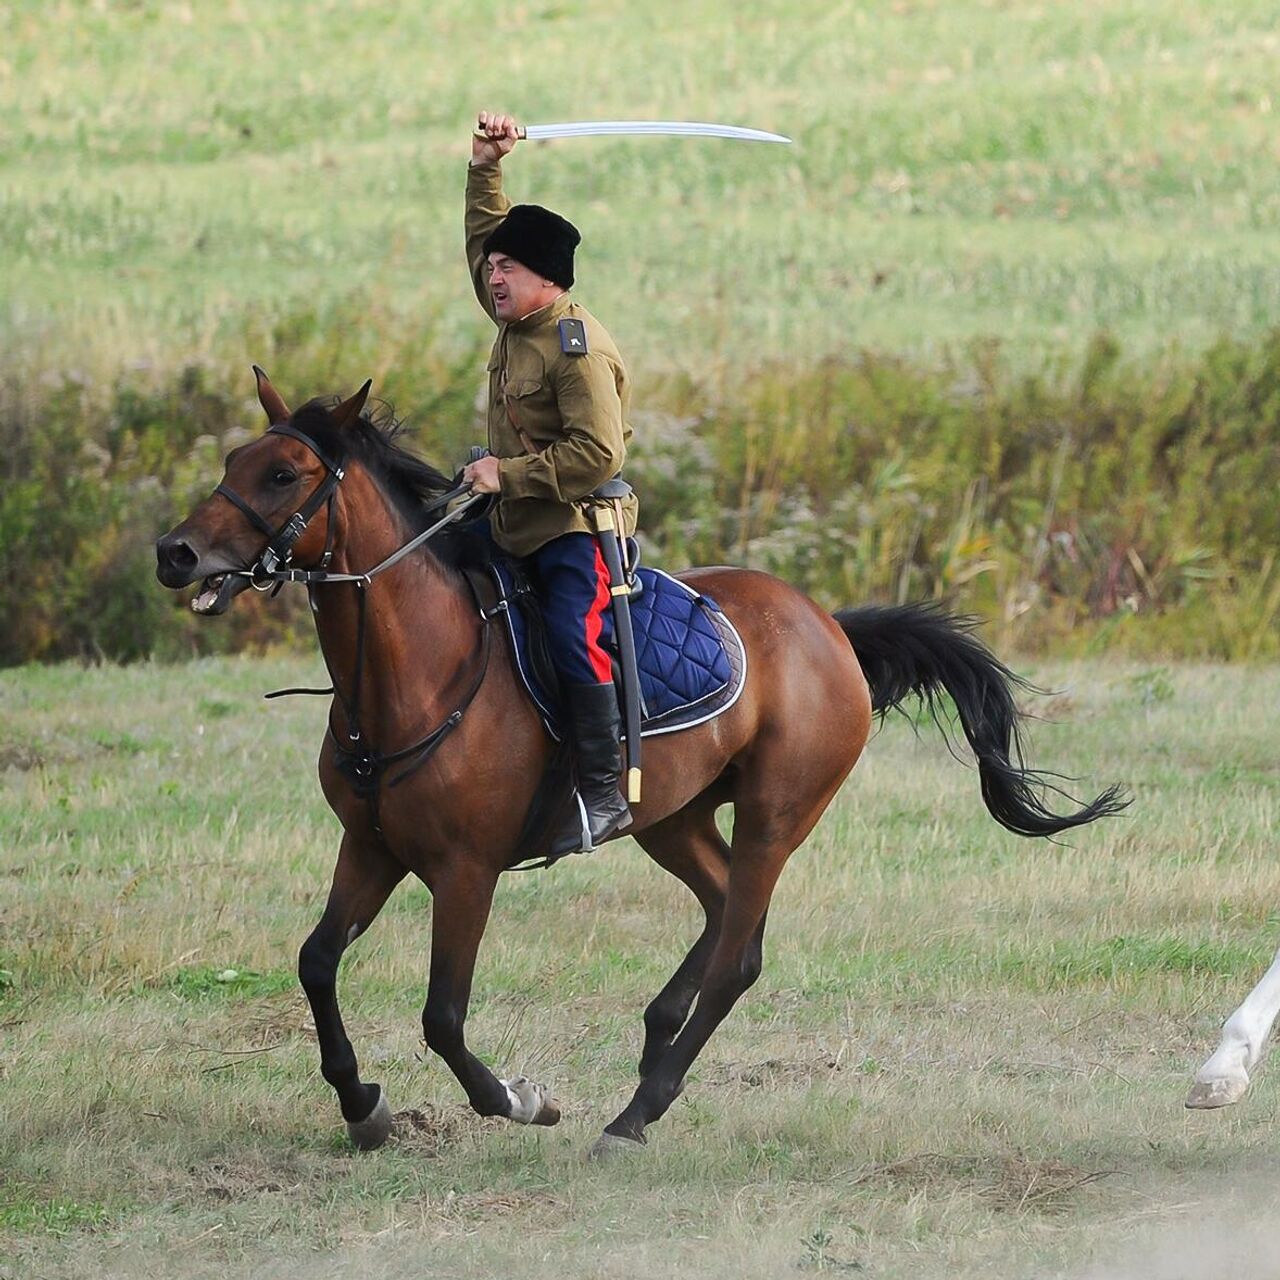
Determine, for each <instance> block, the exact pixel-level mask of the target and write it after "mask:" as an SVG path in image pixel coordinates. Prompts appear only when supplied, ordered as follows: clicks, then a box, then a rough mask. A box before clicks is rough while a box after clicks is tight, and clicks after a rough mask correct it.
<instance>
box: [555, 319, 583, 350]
mask: <svg viewBox="0 0 1280 1280" xmlns="http://www.w3.org/2000/svg"><path fill="white" fill-rule="evenodd" d="M560 350H561V351H563V352H564V353H565V355H567V356H585V355H586V354H587V326H586V325H585V324H583V323H582V321H581V320H575V319H574V317H573V316H565V318H564V319H563V320H561V321H560Z"/></svg>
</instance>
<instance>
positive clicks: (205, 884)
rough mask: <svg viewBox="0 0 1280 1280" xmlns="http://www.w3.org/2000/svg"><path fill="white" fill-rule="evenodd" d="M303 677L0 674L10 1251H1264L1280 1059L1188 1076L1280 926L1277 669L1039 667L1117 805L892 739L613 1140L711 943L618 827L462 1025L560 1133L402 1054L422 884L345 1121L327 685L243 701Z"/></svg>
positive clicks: (467, 1256)
mask: <svg viewBox="0 0 1280 1280" xmlns="http://www.w3.org/2000/svg"><path fill="white" fill-rule="evenodd" d="M318 666H319V663H318V659H317V658H315V657H312V658H310V659H270V660H257V661H250V660H247V659H219V660H207V661H201V662H198V663H193V664H188V665H185V666H175V667H160V666H152V665H137V666H133V667H129V668H106V669H97V670H86V669H82V668H78V667H68V666H61V667H54V668H43V669H41V668H23V669H17V670H11V671H7V672H3V673H0V884H2V885H3V891H2V894H0V1027H2V1028H3V1037H2V1038H0V1276H3V1277H4V1278H5V1280H17V1278H18V1277H24V1278H25V1277H42V1278H43V1277H51V1278H66V1277H89V1276H93V1277H99V1276H104V1275H110V1276H124V1277H142V1276H153V1275H166V1276H175V1277H183V1278H184V1280H185V1278H186V1277H197V1276H198V1277H203V1276H208V1277H215V1276H216V1277H219V1278H220V1280H221V1278H223V1277H246V1278H247V1277H250V1276H252V1277H255V1278H257V1277H264V1276H266V1277H302V1276H307V1277H315V1276H325V1277H330V1276H333V1277H337V1276H355V1275H365V1274H375V1275H379V1276H391V1277H400V1276H406V1277H407V1276H410V1275H423V1274H430V1275H433V1276H434V1275H441V1276H477V1277H480V1276H485V1277H487V1276H493V1275H505V1276H533V1277H544V1276H545V1277H552V1276H555V1277H564V1276H575V1277H576V1276H584V1277H585V1276H591V1277H596V1276H599V1277H615V1276H616V1277H621V1276H628V1277H630V1276H636V1275H641V1276H668V1275H674V1276H726V1277H727V1276H745V1277H785V1276H789V1275H802V1274H806V1273H808V1272H816V1271H829V1272H833V1273H836V1272H839V1273H843V1274H852V1273H853V1272H854V1271H855V1270H860V1271H864V1272H866V1273H867V1274H873V1275H878V1276H911V1277H920V1276H926V1277H927V1276H943V1275H946V1276H954V1275H957V1274H960V1275H968V1274H972V1275H990V1274H1003V1275H1010V1276H1013V1275H1017V1276H1030V1275H1035V1276H1041V1275H1060V1276H1066V1277H1072V1278H1073V1280H1074V1278H1077V1277H1085V1276H1089V1277H1108V1278H1110V1277H1118V1276H1126V1277H1128V1276H1135V1277H1136V1276H1141V1277H1144V1280H1152V1278H1153V1277H1154V1278H1155V1280H1175V1277H1182V1276H1191V1275H1194V1276H1197V1277H1199V1276H1218V1275H1222V1276H1224V1277H1225V1276H1227V1275H1228V1274H1230V1275H1232V1276H1235V1277H1245V1278H1246V1280H1254V1278H1258V1280H1261V1278H1262V1277H1266V1276H1271V1275H1273V1274H1274V1250H1273V1237H1268V1235H1267V1231H1268V1230H1269V1228H1268V1227H1267V1223H1268V1221H1270V1222H1274V1214H1275V1211H1276V1208H1277V1202H1276V1194H1277V1193H1276V1190H1275V1188H1276V1174H1277V1172H1278V1171H1280V1170H1278V1168H1277V1164H1276V1156H1275V1143H1274V1135H1275V1126H1276V1122H1277V1119H1278V1118H1280V1095H1278V1094H1277V1091H1276V1083H1275V1080H1274V1078H1268V1077H1267V1076H1265V1075H1264V1076H1263V1077H1262V1078H1261V1080H1260V1081H1259V1082H1258V1083H1257V1084H1256V1085H1255V1086H1254V1090H1253V1092H1252V1093H1251V1094H1250V1096H1249V1097H1247V1098H1246V1099H1245V1101H1244V1102H1242V1103H1241V1104H1240V1105H1239V1106H1238V1107H1237V1108H1235V1109H1234V1110H1232V1111H1227V1112H1222V1113H1214V1114H1207V1113H1186V1112H1184V1111H1183V1110H1182V1105H1181V1104H1182V1097H1183V1094H1184V1092H1185V1089H1186V1086H1187V1084H1188V1083H1189V1080H1190V1076H1191V1073H1192V1072H1193V1070H1194V1068H1195V1066H1196V1065H1198V1063H1199V1061H1200V1060H1202V1059H1203V1058H1204V1056H1206V1055H1207V1053H1208V1052H1209V1050H1210V1048H1211V1047H1212V1045H1213V1043H1214V1040H1215V1037H1216V1032H1217V1027H1218V1025H1219V1023H1220V1021H1221V1019H1222V1018H1223V1017H1224V1016H1225V1015H1226V1013H1227V1012H1229V1011H1230V1009H1232V1008H1233V1007H1234V1006H1235V1005H1236V1004H1237V1003H1239V1000H1240V999H1241V998H1242V997H1243V995H1244V993H1245V991H1246V990H1247V989H1248V988H1249V987H1250V986H1252V985H1253V983H1254V981H1256V979H1257V977H1258V976H1259V975H1260V974H1261V971H1262V969H1263V968H1264V967H1265V965H1266V963H1267V962H1268V960H1269V958H1270V955H1271V953H1272V951H1273V949H1274V947H1275V946H1276V944H1277V943H1278V942H1280V900H1278V899H1277V895H1276V868H1277V856H1278V855H1280V849H1278V848H1277V840H1276V832H1277V830H1278V829H1280V813H1278V812H1277V810H1278V806H1280V784H1278V779H1277V773H1276V763H1275V752H1274V744H1275V734H1274V708H1275V707H1276V705H1277V704H1278V703H1280V671H1277V669H1275V668H1274V667H1271V668H1255V669H1245V668H1236V669H1232V668H1224V667H1208V666H1168V667H1156V666H1132V665H1129V666H1120V665H1106V664H1102V663H1096V664H1090V665H1073V666H1061V665H1058V666H1039V667H1033V668H1032V669H1030V670H1029V672H1028V674H1030V675H1031V676H1033V677H1034V678H1035V679H1037V680H1038V681H1040V682H1041V683H1043V684H1049V685H1052V686H1054V687H1055V688H1056V689H1058V690H1060V692H1059V693H1057V694H1056V696H1054V697H1052V698H1049V699H1038V700H1036V701H1034V702H1033V703H1032V704H1030V709H1032V710H1034V711H1036V712H1037V713H1038V714H1040V715H1044V716H1046V717H1047V718H1048V720H1049V721H1051V722H1046V723H1040V724H1037V725H1036V726H1035V727H1034V737H1033V761H1034V762H1035V763H1039V764H1043V765H1045V766H1048V767H1051V768H1056V769H1061V770H1063V771H1065V772H1068V773H1072V774H1076V775H1079V776H1081V778H1082V779H1083V780H1082V782H1081V783H1080V789H1081V790H1084V789H1087V788H1089V787H1097V786H1100V785H1102V784H1104V783H1108V782H1111V781H1122V782H1123V783H1124V784H1125V785H1126V786H1128V787H1130V788H1131V789H1132V791H1133V793H1134V796H1135V803H1134V806H1133V808H1132V810H1131V811H1130V814H1129V815H1128V816H1126V817H1124V818H1123V819H1120V820H1117V821H1113V822H1110V823H1108V824H1106V825H1104V826H1101V827H1095V828H1092V829H1088V830H1086V831H1083V832H1081V833H1078V834H1077V835H1076V836H1075V838H1074V839H1072V841H1071V843H1070V844H1069V845H1064V846H1060V847H1056V846H1053V845H1045V844H1032V843H1030V842H1026V841H1020V840H1018V839H1017V838H1016V837H1013V836H1010V835H1007V834H1006V833H1004V832H1002V831H1001V830H1000V829H999V828H998V827H996V826H995V824H994V823H992V822H991V821H990V819H989V818H987V816H986V814H985V811H984V810H983V809H982V806H981V803H980V800H979V797H978V794H977V786H976V779H975V774H974V772H973V770H972V769H967V768H965V767H962V766H961V765H960V764H959V763H957V762H956V761H955V760H953V759H952V758H951V757H950V756H949V755H948V754H947V752H946V749H945V747H944V745H943V743H942V741H941V739H940V738H939V737H938V736H937V735H936V733H935V732H934V731H933V730H932V729H925V730H923V731H922V733H921V735H920V736H919V737H916V736H915V735H913V733H912V730H911V727H910V726H909V725H908V724H906V723H904V722H901V721H896V722H891V723H890V724H888V725H886V727H885V728H884V729H883V731H882V732H880V734H879V735H878V736H877V737H876V738H874V739H873V741H872V742H871V744H870V745H869V747H868V750H867V752H866V755H865V758H864V760H863V761H862V763H861V764H860V765H859V767H858V769H857V770H856V771H855V773H854V775H853V777H852V779H851V780H850V782H849V783H848V784H846V786H845V788H844V790H843V792H842V793H841V795H840V796H839V797H838V799H837V801H836V803H835V804H834V805H833V807H832V809H831V811H830V812H829V814H828V815H827V816H826V818H825V819H824V820H823V822H822V823H821V824H820V826H819V828H818V829H817V831H816V832H815V833H814V835H813V836H812V837H811V839H810V840H809V842H808V843H807V844H806V845H805V846H804V847H803V848H802V849H801V850H800V851H799V852H798V853H797V854H796V855H795V857H794V859H793V860H792V863H791V865H790V866H789V868H788V871H787V872H786V874H785V875H784V876H783V879H782V882H781V884H780V886H779V891H778V894H777V897H776V899H775V908H774V910H773V912H772V913H771V918H770V931H769V937H768V939H767V941H766V963H765V972H764V976H763V977H762V979H761V981H760V983H759V984H758V985H757V986H756V987H755V988H754V989H753V990H752V991H751V992H750V993H749V995H748V996H747V997H746V998H745V999H744V1000H743V1001H742V1002H741V1004H740V1005H739V1007H738V1008H737V1010H736V1011H735V1012H734V1014H733V1015H732V1016H731V1018H730V1019H729V1020H728V1021H727V1023H726V1024H725V1025H724V1027H723V1028H722V1030H721V1032H720V1034H719V1035H718V1036H717V1037H716V1038H715V1039H714V1040H713V1041H712V1043H711V1045H710V1046H709V1047H708V1049H707V1051H706V1052H705V1053H704V1054H703V1056H702V1057H701V1059H700V1060H699V1062H698V1063H697V1065H696V1068H695V1070H694V1072H693V1074H692V1076H691V1080H690V1085H689V1088H688V1090H687V1092H686V1093H685V1095H684V1096H683V1097H682V1098H681V1099H680V1101H679V1102H678V1103H677V1104H676V1106H675V1107H674V1108H673V1109H672V1111H671V1113H670V1114H669V1116H668V1117H667V1118H666V1120H664V1121H663V1122H662V1123H661V1124H660V1125H659V1126H656V1127H655V1128H654V1130H653V1131H652V1134H651V1143H650V1145H649V1147H648V1148H647V1149H645V1150H644V1151H643V1153H641V1154H639V1156H638V1158H636V1159H635V1160H633V1161H630V1162H628V1163H625V1164H621V1165H613V1166H609V1167H604V1168H601V1167H596V1166H589V1165H587V1164H586V1163H585V1162H584V1160H583V1156H584V1154H585V1152H586V1150H587V1148H588V1146H589V1145H590V1143H591V1141H592V1140H593V1138H594V1136H595V1134H596V1133H597V1132H598V1130H599V1128H600V1127H601V1125H602V1124H603V1123H605V1122H606V1121H607V1120H608V1119H609V1118H610V1116H611V1115H612V1114H614V1112H615V1111H616V1110H617V1109H618V1106H619V1105H620V1103H621V1101H622V1100H623V1098H624V1097H625V1096H626V1094H627V1093H628V1091H629V1089H630V1087H631V1084H632V1080H633V1072H634V1064H635V1060H636V1058H637V1055H638V1051H639V1042H640V1021H639V1016H640V1012H641V1009H642V1007H643V1005H644V1003H645V1002H646V1001H647V999H648V998H649V997H650V996H651V995H652V993H653V992H654V991H655V990H656V989H657V988H658V987H659V986H660V985H661V983H662V982H663V981H664V979H665V977H666V975H667V974H668V972H669V971H670V970H671V969H672V968H673V967H674V965H675V963H676V960H677V958H678V957H679V955H680V954H681V953H682V950H683V947H684V946H685V945H686V943H687V941H688V939H690V938H691V937H692V936H693V932H694V929H695V912H694V910H692V909H691V902H690V901H689V900H687V899H686V895H685V892H684V890H683V889H682V888H680V887H679V886H678V885H677V884H676V883H675V882H674V881H671V880H669V879H668V878H667V877H665V876H664V875H663V874H662V873H661V872H659V871H658V870H657V869H656V868H654V867H652V866H651V865H650V864H649V863H648V862H647V860H646V859H645V858H644V857H643V856H642V854H641V853H640V851H639V850H638V849H637V848H636V846H634V845H633V844H631V843H630V842H623V843H622V844H620V845H616V846H611V847H610V849H609V850H607V851H606V852H605V853H603V854H602V855H600V856H598V857H593V858H589V859H578V860H572V861H571V862H570V863H568V864H567V865H563V866H562V867H561V868H560V869H558V870H556V871H555V872H553V873H549V874H540V875H528V876H514V877H510V878H509V881H508V882H506V883H504V884H503V885H502V886H501V888H500V891H499V899H498V903H497V906H496V909H495V914H494V918H493V923H492V926H491V932H490V935H489V937H488V938H487V940H486V945H485V948H484V950H483V951H482V954H481V962H480V967H479V970H478V974H477V982H476V990H475V996H474V999H473V1004H472V1017H471V1020H470V1023H469V1034H470V1038H471V1041H472V1043H473V1045H474V1046H475V1047H476V1049H477V1050H478V1051H479V1052H481V1053H482V1054H483V1055H484V1056H485V1058H486V1059H487V1060H489V1061H491V1062H493V1063H494V1064H495V1065H497V1066H500V1067H501V1068H503V1069H504V1070H505V1069H517V1070H518V1069H527V1070H528V1071H529V1072H530V1073H531V1074H534V1075H535V1076H536V1078H540V1079H543V1080H546V1081H548V1082H550V1083H552V1084H553V1085H554V1086H555V1088H556V1090H557V1092H558V1094H559V1097H560V1098H561V1100H562V1102H563V1104H564V1109H565V1119H564V1121H563V1122H562V1124H561V1125H560V1126H559V1127H558V1128H556V1129H553V1130H545V1131H533V1130H528V1129H515V1128H513V1127H509V1126H507V1125H505V1124H504V1123H502V1122H496V1121H481V1120H479V1119H477V1118H476V1117H474V1116H473V1115H472V1114H471V1112H470V1111H469V1110H468V1108H467V1107H466V1106H465V1104H464V1102H463V1100H462V1098H461V1095H460V1092H459V1090H458V1087H457V1085H456V1084H455V1082H454V1080H453V1078H452V1077H451V1076H450V1075H449V1074H448V1072H447V1070H446V1069H445V1068H444V1067H443V1066H442V1065H441V1064H440V1063H439V1062H438V1061H434V1060H426V1055H425V1054H424V1052H423V1050H422V1046H421V1044H420V1030H419V1021H418V1020H419V1011H420V1006H421V1002H422V999H423V994H424V993H423V984H424V979H425V971H426V955H427V942H428V931H429V928H430V917H431V908H430V900H429V897H428V895H427V893H426V891H425V890H424V889H422V888H421V887H410V886H408V885H406V886H403V887H402V888H401V890H400V891H399V893H398V894H397V895H396V896H395V897H394V898H393V899H392V901H391V903H390V904H389V906H388V908H387V910H386V911H385V912H384V914H383V915H382V917H381V918H380V919H379V921H378V923H377V925H376V927H375V928H374V929H373V931H372V932H371V933H370V934H369V935H368V936H367V937H366V938H362V939H361V940H360V942H359V944H358V945H357V946H356V947H355V948H354V949H353V951H352V952H351V954H350V956H349V958H348V961H347V963H346V964H345V966H344V970H343V975H342V980H341V993H342V999H343V1007H344V1012H345V1013H346V1014H347V1018H348V1025H349V1027H350V1029H351V1031H352V1036H353V1040H354V1042H355V1044H356V1047H357V1051H358V1052H359V1053H360V1055H361V1057H362V1060H363V1062H364V1063H365V1064H366V1065H367V1067H368V1073H367V1074H368V1075H369V1076H371V1077H372V1078H374V1079H378V1080H380V1081H381V1082H382V1083H383V1084H384V1086H385V1087H386V1088H387V1089H388V1092H389V1097H390V1100H391V1102H392V1104H393V1107H394V1108H395V1109H396V1110H397V1111H399V1112H400V1113H401V1118H400V1121H399V1125H398V1131H397V1135H396V1137H395V1139H394V1141H393V1143H392V1144H391V1145H390V1146H388V1147H387V1148H385V1149H384V1150H383V1151H381V1152H379V1153H376V1154H374V1155H371V1156H358V1155H356V1154H354V1153H353V1152H352V1151H350V1150H349V1149H348V1147H347V1146H346V1143H345V1135H344V1133H343V1131H342V1126H341V1123H340V1119H339V1116H338V1113H337V1110H336V1106H335V1105H334V1103H333V1102H332V1096H331V1093H330V1091H329V1089H328V1087H327V1086H326V1085H325V1084H324V1083H323V1081H322V1080H321V1079H320V1076H319V1071H318V1059H317V1053H316V1050H315V1046H314V1042H313V1035H312V1033H311V1030H310V1026H309V1017H308V1013H307V1010H306V1006H305V1003H304V1001H303V1000H302V997H301V994H300V992H299V991H298V990H297V988H296V986H295V982H294V977H293V969H294V963H295V956H296V951H297V947H298V945H299V943H300V942H301V940H302V938H303V937H304V936H305V935H306V933H307V932H308V931H309V929H310V927H311V925H312V923H313V922H314V920H315V919H316V917H317V914H318V912H319V909H320V905H321V903H322V901H323V897H324V893H325V891H326V888H327V881H328V873H329V869H330V866H331V864H332V859H333V856H334V853H335V849H336V824H335V822H334V820H333V819H332V818H331V816H330V815H329V813H328V811H327V809H326V808H325V807H324V805H323V802H322V800H321V798H320V796H319V792H318V788H317V786H316V783H315V781H314V775H313V756H314V751H315V749H316V746H317V744H318V736H319V734H320V731H321V728H322V725H323V715H324V712H323V709H322V708H320V707H318V706H316V705H315V704H314V703H312V702H309V701H307V700H295V701H293V702H291V703H289V704H287V705H281V704H271V705H268V704H264V703H262V702H261V701H260V700H259V699H258V693H259V692H260V691H262V690H264V689H267V688H273V687H278V686H280V685H283V684H294V683H314V682H315V677H316V676H317V674H318V671H317V668H318ZM228 971H234V976H229V974H228ZM1268 1240H1270V1241H1271V1243H1268Z"/></svg>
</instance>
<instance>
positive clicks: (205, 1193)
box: [187, 1160, 305, 1204]
mask: <svg viewBox="0 0 1280 1280" xmlns="http://www.w3.org/2000/svg"><path fill="white" fill-rule="evenodd" d="M187 1172H188V1173H189V1174H190V1175H191V1182H192V1187H193V1189H194V1191H195V1193H196V1195H197V1196H199V1197H202V1198H203V1199H205V1200H209V1201H212V1202H213V1203H215V1204H229V1203H231V1202H233V1201H237V1200H251V1199H254V1198H256V1197H257V1196H262V1195H271V1194H274V1193H277V1192H281V1191H288V1192H293V1191H297V1190H299V1189H300V1188H301V1186H302V1184H303V1182H304V1180H305V1179H304V1178H303V1177H302V1176H301V1174H300V1171H299V1170H298V1169H297V1168H294V1167H282V1168H279V1169H272V1168H269V1167H264V1166H263V1165H261V1164H256V1163H250V1164H246V1165H244V1166H241V1167H235V1166H232V1165H229V1164H225V1163H223V1162H222V1161H219V1160H214V1161H211V1162H210V1163H209V1164H207V1165H192V1166H191V1168H190V1169H189V1170H188V1171H187Z"/></svg>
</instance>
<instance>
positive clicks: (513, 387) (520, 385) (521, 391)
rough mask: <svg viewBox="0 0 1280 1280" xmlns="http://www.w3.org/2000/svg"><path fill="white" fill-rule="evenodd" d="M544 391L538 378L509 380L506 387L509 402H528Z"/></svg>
mask: <svg viewBox="0 0 1280 1280" xmlns="http://www.w3.org/2000/svg"><path fill="white" fill-rule="evenodd" d="M541 390H542V383H541V382H539V381H538V380H537V379H536V378H508V379H507V385H506V393H507V398H508V399H509V400H526V399H528V397H529V396H531V395H536V394H537V393H538V392H539V391H541Z"/></svg>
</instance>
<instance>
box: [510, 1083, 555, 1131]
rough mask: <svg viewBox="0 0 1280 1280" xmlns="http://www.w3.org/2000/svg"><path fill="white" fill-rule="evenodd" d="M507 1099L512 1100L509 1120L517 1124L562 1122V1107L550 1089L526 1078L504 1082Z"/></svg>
mask: <svg viewBox="0 0 1280 1280" xmlns="http://www.w3.org/2000/svg"><path fill="white" fill-rule="evenodd" d="M501 1083H502V1085H503V1086H504V1087H505V1088H506V1091H507V1097H508V1098H510V1099H511V1114H510V1116H509V1117H508V1119H511V1120H514V1121H515V1122H516V1124H556V1123H558V1122H559V1120H560V1106H559V1104H558V1103H557V1102H556V1100H555V1099H554V1098H553V1097H552V1096H551V1092H550V1090H549V1089H547V1088H545V1087H544V1086H543V1085H540V1084H535V1083H534V1082H533V1081H532V1080H530V1079H528V1078H527V1077H525V1076H516V1078H515V1079H514V1080H503V1081H502V1082H501Z"/></svg>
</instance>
